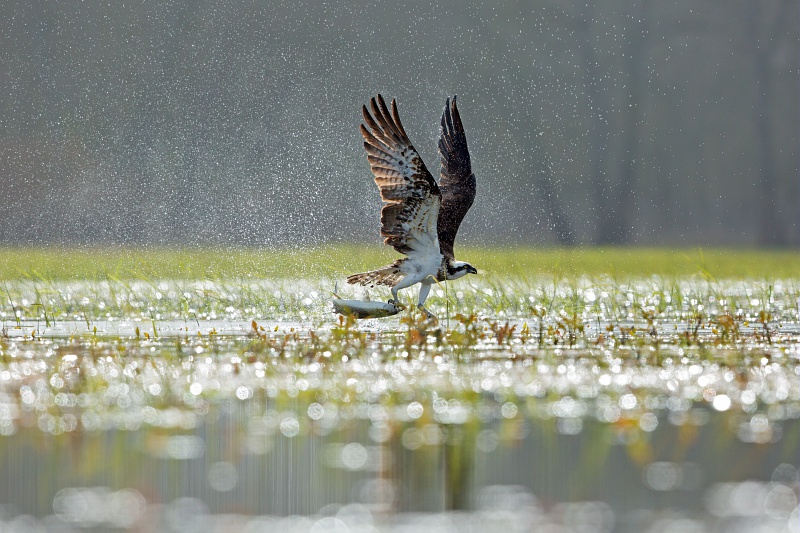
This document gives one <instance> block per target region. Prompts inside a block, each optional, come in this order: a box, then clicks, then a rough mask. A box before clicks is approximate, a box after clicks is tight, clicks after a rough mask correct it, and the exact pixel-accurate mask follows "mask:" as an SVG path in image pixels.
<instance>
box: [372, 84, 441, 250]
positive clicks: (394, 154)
mask: <svg viewBox="0 0 800 533" xmlns="http://www.w3.org/2000/svg"><path fill="white" fill-rule="evenodd" d="M370 108H371V110H372V113H371V114H370V112H369V111H368V110H367V106H363V108H362V112H363V114H364V122H366V126H365V125H364V124H362V125H361V135H363V136H364V149H365V150H366V151H367V159H368V160H369V164H370V166H371V167H372V173H373V174H374V175H375V183H376V184H377V185H378V188H379V189H380V193H381V198H382V199H383V201H384V202H385V203H384V206H383V209H382V210H381V236H382V237H385V238H384V241H383V242H384V244H388V245H389V246H392V247H394V249H395V250H397V251H398V252H401V253H404V254H408V253H409V252H412V251H427V250H430V251H436V252H438V251H439V242H438V239H437V232H436V223H437V220H438V216H439V206H440V205H441V193H440V192H439V187H438V186H437V185H436V181H435V180H434V179H433V176H431V173H430V172H428V169H427V168H425V163H423V162H422V158H421V157H420V156H419V154H418V153H417V151H416V150H415V149H414V146H413V145H412V144H411V141H410V140H409V139H408V135H407V134H406V132H405V130H404V129H403V125H402V123H401V122H400V116H399V115H398V114H397V104H396V103H395V101H394V100H392V110H391V112H390V111H389V109H388V108H387V107H386V102H384V100H383V97H382V96H381V95H378V97H377V99H375V98H373V99H372V100H371V101H370Z"/></svg>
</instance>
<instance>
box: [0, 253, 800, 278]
mask: <svg viewBox="0 0 800 533" xmlns="http://www.w3.org/2000/svg"><path fill="white" fill-rule="evenodd" d="M458 255H459V257H460V258H463V259H465V260H468V261H470V262H471V263H473V264H474V265H476V266H477V268H478V270H479V272H481V273H482V274H485V275H487V276H489V277H498V278H504V277H523V278H529V277H532V276H536V277H543V276H558V277H561V278H577V277H581V276H609V277H612V278H617V279H624V278H626V277H631V276H633V277H643V276H644V277H647V276H653V275H657V276H663V277H682V276H689V275H697V276H702V277H703V278H705V279H707V280H709V281H713V280H714V279H731V278H738V279H744V278H747V279H755V280H769V279H785V278H791V277H796V276H798V273H800V254H798V253H796V252H794V251H783V250H738V249H737V250H732V249H717V248H715V249H693V248H685V249H668V248H607V247H599V248H541V249H540V248H526V247H515V248H471V247H460V248H459V250H458ZM395 256H396V254H394V253H393V252H392V251H391V250H389V249H387V248H386V247H382V246H354V245H336V246H320V247H310V248H309V247H298V248H295V249H292V248H279V249H273V248H270V249H266V248H264V249H262V248H200V247H183V248H160V247H139V248H133V247H72V248H62V247H49V248H9V247H5V248H0V281H3V280H5V281H8V280H19V279H28V280H32V281H39V282H49V281H65V280H108V279H117V280H132V279H133V280H146V279H149V280H162V279H189V280H197V279H209V280H222V279H226V280H246V279H298V278H300V279H330V280H341V279H343V278H344V277H345V276H346V275H347V274H351V273H353V272H358V271H364V270H369V269H372V268H377V267H379V266H382V265H383V264H386V263H388V262H390V261H392V260H393V259H394V258H395ZM331 289H332V287H331Z"/></svg>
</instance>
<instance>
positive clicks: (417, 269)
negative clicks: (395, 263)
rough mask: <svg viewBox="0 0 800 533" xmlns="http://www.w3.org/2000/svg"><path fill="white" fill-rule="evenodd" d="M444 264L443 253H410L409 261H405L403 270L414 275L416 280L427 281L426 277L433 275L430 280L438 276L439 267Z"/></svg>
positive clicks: (407, 274)
mask: <svg viewBox="0 0 800 533" xmlns="http://www.w3.org/2000/svg"><path fill="white" fill-rule="evenodd" d="M441 264H442V255H441V254H430V255H424V256H419V255H416V254H414V255H411V254H409V258H408V261H406V262H405V263H403V268H402V270H403V272H404V273H405V274H406V276H410V277H413V278H414V279H415V280H416V281H415V282H420V281H425V280H426V279H428V278H430V277H431V276H433V278H432V279H430V282H431V283H433V281H434V280H435V278H436V274H437V273H438V272H439V267H440V266H441Z"/></svg>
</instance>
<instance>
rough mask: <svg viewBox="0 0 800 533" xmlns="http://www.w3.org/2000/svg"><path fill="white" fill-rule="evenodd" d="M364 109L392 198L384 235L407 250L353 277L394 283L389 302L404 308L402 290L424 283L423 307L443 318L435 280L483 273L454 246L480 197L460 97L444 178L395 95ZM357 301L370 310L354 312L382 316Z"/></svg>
mask: <svg viewBox="0 0 800 533" xmlns="http://www.w3.org/2000/svg"><path fill="white" fill-rule="evenodd" d="M362 113H363V115H364V122H365V124H362V125H361V135H362V136H363V137H364V149H365V150H366V152H367V160H368V161H369V164H370V167H371V169H372V174H373V175H374V178H375V184H376V185H377V186H378V190H379V191H380V195H381V199H382V200H383V202H384V204H383V208H382V210H381V237H383V238H384V240H383V242H384V244H386V245H387V246H391V247H392V248H394V249H395V250H397V251H398V252H400V253H401V254H403V255H405V256H406V257H404V258H401V259H398V260H396V261H395V262H394V263H392V264H391V265H388V266H385V267H383V268H379V269H377V270H372V271H369V272H362V273H360V274H353V275H352V276H349V277H348V278H347V282H348V283H350V284H356V285H369V286H374V285H385V286H388V287H391V292H392V299H391V300H389V303H388V304H386V305H390V306H393V307H394V308H395V309H397V311H398V312H399V311H400V309H401V308H402V307H403V306H401V305H400V303H399V300H398V292H399V291H400V290H402V289H406V288H408V287H411V286H413V285H416V284H419V285H420V288H419V298H418V302H417V308H418V309H419V310H420V311H422V312H423V313H424V314H426V315H427V316H428V317H429V318H435V317H434V315H433V314H432V313H431V312H430V311H428V310H427V309H426V308H425V300H426V299H427V298H428V294H429V293H430V290H431V286H432V285H433V284H434V283H439V282H442V281H446V280H455V279H458V278H460V277H463V276H465V275H467V274H477V273H478V271H477V269H476V268H475V267H473V266H472V265H470V264H469V263H467V262H465V261H457V260H456V258H455V255H454V253H453V244H454V242H455V238H456V233H458V228H459V226H460V225H461V221H462V220H464V216H465V215H466V214H467V211H468V210H469V208H470V207H471V206H472V202H473V201H474V199H475V174H473V172H472V164H471V162H470V156H469V150H468V149H467V137H466V135H465V133H464V126H463V124H462V122H461V116H460V115H459V112H458V108H457V106H456V97H455V96H454V97H453V99H452V100H451V99H450V98H448V99H447V101H446V103H445V108H444V112H443V113H442V120H441V135H440V137H439V159H440V163H441V167H440V171H439V181H438V182H437V181H436V180H435V179H434V177H433V176H432V175H431V173H430V172H429V171H428V169H427V167H426V166H425V163H423V161H422V158H421V157H420V155H419V153H417V151H416V149H415V148H414V146H413V145H412V144H411V141H410V140H409V138H408V134H407V133H406V131H405V128H403V124H402V123H401V121H400V115H399V114H398V112H397V103H396V102H395V100H392V103H391V109H390V108H389V107H388V106H387V105H386V102H385V101H384V99H383V97H382V96H381V95H378V96H377V97H376V98H372V99H371V100H370V107H369V109H367V106H363V107H362ZM350 302H355V301H354V300H350ZM362 303H363V304H365V305H366V304H368V303H370V302H362ZM350 309H361V310H363V311H364V313H365V314H366V316H364V317H359V316H358V314H357V313H354V314H356V316H357V317H358V318H366V317H370V318H373V317H375V315H369V311H368V310H367V309H366V307H365V306H362V307H360V308H359V306H358V305H356V304H354V306H353V307H351V308H350ZM393 314H394V313H393ZM381 316H388V315H381Z"/></svg>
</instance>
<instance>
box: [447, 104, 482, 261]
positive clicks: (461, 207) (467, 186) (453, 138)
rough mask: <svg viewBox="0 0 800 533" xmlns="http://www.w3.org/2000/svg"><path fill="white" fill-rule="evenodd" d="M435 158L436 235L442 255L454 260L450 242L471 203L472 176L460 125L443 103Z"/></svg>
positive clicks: (452, 106) (453, 110)
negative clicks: (438, 206)
mask: <svg viewBox="0 0 800 533" xmlns="http://www.w3.org/2000/svg"><path fill="white" fill-rule="evenodd" d="M439 157H440V159H441V162H442V168H441V171H440V173H441V176H440V178H439V189H440V190H441V193H442V208H441V209H440V210H439V223H438V235H439V246H440V247H441V251H442V254H443V255H444V256H445V257H447V258H449V259H454V256H453V242H454V241H455V240H456V233H458V227H459V226H460V225H461V221H462V220H464V215H466V214H467V211H469V208H470V207H471V206H472V201H473V200H474V199H475V174H473V173H472V165H471V164H470V160H469V150H468V149H467V137H466V135H465V134H464V125H463V124H462V123H461V116H460V115H459V114H458V108H457V107H456V97H455V96H453V101H452V103H451V102H450V99H449V98H448V99H447V103H446V104H445V107H444V113H443V114H442V135H441V137H440V138H439Z"/></svg>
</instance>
